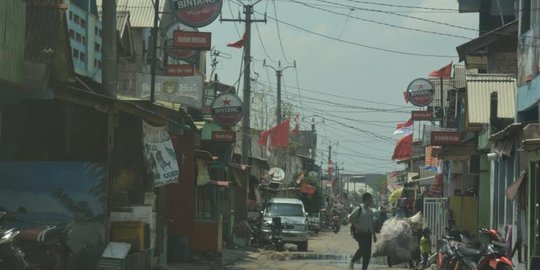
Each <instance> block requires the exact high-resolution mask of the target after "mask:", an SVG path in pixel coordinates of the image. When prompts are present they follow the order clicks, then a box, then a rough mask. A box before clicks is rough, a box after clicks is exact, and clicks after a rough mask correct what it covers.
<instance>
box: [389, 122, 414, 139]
mask: <svg viewBox="0 0 540 270" xmlns="http://www.w3.org/2000/svg"><path fill="white" fill-rule="evenodd" d="M413 124H414V122H413V120H412V119H409V120H408V121H407V122H404V123H398V124H397V127H396V131H394V135H398V134H404V135H409V134H411V133H412V132H413Z"/></svg>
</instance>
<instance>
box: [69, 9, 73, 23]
mask: <svg viewBox="0 0 540 270" xmlns="http://www.w3.org/2000/svg"><path fill="white" fill-rule="evenodd" d="M69 20H70V21H73V11H69Z"/></svg>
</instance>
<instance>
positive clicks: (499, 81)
mask: <svg viewBox="0 0 540 270" xmlns="http://www.w3.org/2000/svg"><path fill="white" fill-rule="evenodd" d="M458 3H459V7H460V12H477V13H478V14H479V37H478V38H476V39H473V40H471V41H468V42H466V43H464V44H461V45H459V46H458V47H457V48H456V49H457V53H458V55H459V58H460V62H462V64H453V65H452V68H453V74H452V76H450V77H449V78H442V79H441V78H430V79H429V81H431V83H432V85H433V86H434V90H435V91H434V95H435V98H434V100H433V103H432V104H431V105H429V106H427V107H424V108H422V109H419V110H424V111H431V112H432V116H433V118H432V119H422V120H420V119H416V121H415V124H414V129H415V131H416V132H415V140H414V142H413V145H412V149H413V150H412V155H411V157H410V158H408V159H405V160H401V161H399V163H403V164H405V165H406V166H407V169H406V170H405V171H404V172H402V173H401V181H403V182H408V183H409V184H411V185H415V184H416V186H420V187H422V186H423V187H424V188H420V189H425V190H427V191H428V192H429V190H430V188H431V189H432V191H433V188H434V187H435V190H436V191H438V192H435V193H433V192H432V194H431V197H429V198H427V199H426V200H425V204H424V217H425V218H426V221H427V223H428V225H429V226H433V227H434V228H435V231H434V232H435V234H436V235H437V236H438V237H440V236H441V235H443V234H445V231H444V227H454V228H457V229H463V230H466V231H467V232H469V233H470V234H471V235H478V233H477V229H478V228H495V229H497V230H498V231H499V232H500V233H501V234H502V235H503V236H504V237H505V239H506V241H507V246H506V250H507V252H508V255H510V256H512V260H513V263H514V264H515V266H516V268H515V269H536V268H534V267H535V266H534V265H535V263H536V265H538V264H537V263H538V262H537V261H536V260H538V258H539V256H540V238H539V237H538V235H540V231H539V228H538V226H537V224H538V221H539V219H540V216H539V212H538V205H539V203H540V196H539V195H540V193H539V191H540V189H539V187H540V185H539V184H538V183H539V181H540V174H539V172H540V171H539V168H540V155H539V152H538V151H539V149H540V125H539V104H540V103H539V100H540V87H539V84H538V78H539V77H538V72H539V70H540V68H539V67H540V66H539V60H538V59H539V55H540V54H539V53H540V51H539V48H538V46H537V40H538V31H540V24H539V23H538V21H537V20H536V19H531V18H536V16H537V12H538V11H537V10H536V9H535V8H534V7H535V5H534V3H535V1H529V0H521V1H505V3H504V6H505V7H506V8H498V7H497V6H495V5H494V4H493V3H494V2H493V1H482V0H479V1H465V0H460V1H458ZM531 3H532V4H531ZM501 10H504V11H501ZM417 116H418V114H417ZM412 117H413V120H415V119H414V118H415V113H414V112H413V115H412ZM425 121H432V123H431V124H428V123H427V122H425ZM433 123H436V124H435V125H434V124H433ZM432 158H438V163H439V164H437V165H438V166H439V171H438V172H434V171H433V167H430V165H433V164H429V163H430V162H432ZM412 189H413V190H416V189H417V188H412ZM411 196H415V195H414V192H413V193H412V195H411ZM431 206H433V207H432V208H430V207H431ZM441 206H442V207H441ZM437 209H438V210H437ZM440 209H444V211H441V210H440ZM432 229H433V228H432ZM536 267H537V266H536Z"/></svg>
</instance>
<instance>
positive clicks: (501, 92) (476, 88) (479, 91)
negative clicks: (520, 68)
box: [466, 74, 517, 124]
mask: <svg viewBox="0 0 540 270" xmlns="http://www.w3.org/2000/svg"><path fill="white" fill-rule="evenodd" d="M466 80H467V111H468V122H469V124H488V123H489V118H490V113H491V111H490V107H491V94H492V93H495V92H496V93H497V118H514V117H515V116H516V88H517V86H516V77H515V76H514V75H501V74H478V75H469V76H467V78H466Z"/></svg>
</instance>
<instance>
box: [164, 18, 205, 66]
mask: <svg viewBox="0 0 540 270" xmlns="http://www.w3.org/2000/svg"><path fill="white" fill-rule="evenodd" d="M176 32H190V33H197V29H195V28H192V27H187V26H185V25H183V24H181V23H177V22H175V23H172V24H170V25H169V26H168V27H167V30H166V31H165V32H163V33H162V39H163V44H164V46H165V53H166V54H167V55H168V56H169V57H171V58H173V59H176V60H184V61H186V62H190V63H191V62H192V61H193V57H194V56H195V55H196V54H197V52H199V51H198V50H194V49H189V48H176V47H175V46H174V43H175V40H174V39H175V38H174V36H175V33H176Z"/></svg>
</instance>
